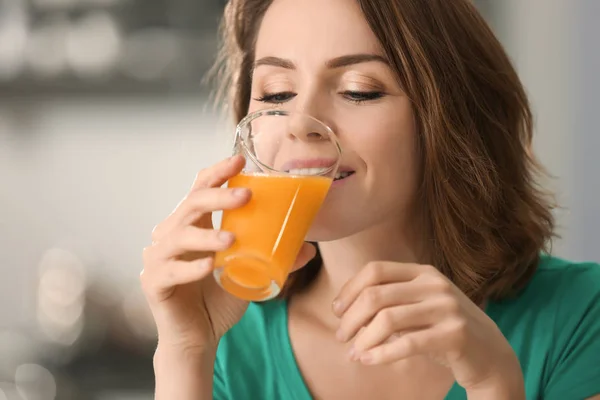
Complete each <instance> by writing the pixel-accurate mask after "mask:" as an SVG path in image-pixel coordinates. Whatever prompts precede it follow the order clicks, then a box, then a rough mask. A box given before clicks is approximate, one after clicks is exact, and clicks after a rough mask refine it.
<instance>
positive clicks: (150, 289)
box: [141, 157, 251, 352]
mask: <svg viewBox="0 0 600 400" xmlns="http://www.w3.org/2000/svg"><path fill="white" fill-rule="evenodd" d="M242 167H243V159H242V158H241V157H235V158H230V159H228V160H225V161H222V162H220V163H218V164H216V165H214V166H212V167H210V168H207V169H205V170H202V171H200V172H199V173H198V175H197V177H196V180H195V182H194V185H193V186H192V189H191V190H190V192H189V193H188V195H187V196H186V197H185V198H184V199H183V200H182V201H181V202H180V203H179V205H178V206H177V207H176V208H175V210H174V211H173V212H172V213H171V214H170V215H169V216H168V217H167V218H166V219H165V220H164V221H162V222H161V223H160V224H158V225H157V226H156V227H155V228H154V230H153V232H152V245H151V246H149V247H147V248H145V249H144V270H143V271H142V274H141V283H142V288H143V289H144V292H145V294H146V298H147V300H148V303H149V305H150V309H151V310H152V315H153V317H154V321H155V323H156V326H157V329H158V337H159V346H163V347H169V348H173V349H177V350H180V351H181V352H190V351H194V352H203V351H205V350H207V349H210V350H212V349H216V346H217V343H218V340H219V339H220V337H221V336H222V335H223V334H224V333H225V332H227V330H228V329H229V328H231V327H232V326H233V324H235V323H236V322H237V321H238V320H239V319H240V318H241V316H242V315H243V313H244V310H245V309H246V306H247V303H246V302H243V301H241V300H238V299H236V298H234V297H233V296H230V295H229V294H227V293H226V292H224V291H222V290H221V289H220V288H219V287H218V285H217V283H216V282H215V280H214V279H213V278H212V276H211V275H212V274H211V272H212V269H213V256H214V252H215V251H220V250H225V249H227V248H228V247H230V246H231V245H232V244H233V242H234V240H235V238H234V236H233V234H232V233H231V232H219V231H217V230H214V229H213V225H212V213H213V212H214V211H217V210H227V209H234V208H238V207H241V206H243V205H245V204H246V203H247V202H248V201H249V200H250V196H251V193H250V192H249V191H248V190H244V189H241V190H232V189H227V188H221V187H220V186H221V185H223V184H224V183H225V182H226V181H227V180H228V179H229V178H231V177H232V176H234V175H236V174H237V173H239V172H240V171H241V169H242Z"/></svg>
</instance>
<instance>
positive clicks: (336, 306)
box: [332, 300, 344, 314]
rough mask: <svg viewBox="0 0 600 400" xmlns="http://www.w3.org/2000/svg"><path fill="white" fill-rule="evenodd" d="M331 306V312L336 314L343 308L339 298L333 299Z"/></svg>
mask: <svg viewBox="0 0 600 400" xmlns="http://www.w3.org/2000/svg"><path fill="white" fill-rule="evenodd" d="M332 307H333V312H334V313H336V314H340V313H341V312H342V310H343V308H344V307H343V304H342V302H341V301H339V300H334V301H333V303H332Z"/></svg>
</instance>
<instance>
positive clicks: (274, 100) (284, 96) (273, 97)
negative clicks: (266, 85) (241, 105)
mask: <svg viewBox="0 0 600 400" xmlns="http://www.w3.org/2000/svg"><path fill="white" fill-rule="evenodd" d="M294 97H296V93H292V92H280V93H265V94H264V95H262V96H261V97H259V98H256V99H254V100H256V101H260V102H262V103H271V104H281V103H285V102H286V101H289V100H291V99H293V98H294Z"/></svg>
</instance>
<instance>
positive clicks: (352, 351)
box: [348, 346, 356, 361]
mask: <svg viewBox="0 0 600 400" xmlns="http://www.w3.org/2000/svg"><path fill="white" fill-rule="evenodd" d="M348 357H349V358H350V360H352V361H356V349H355V348H354V346H352V347H350V350H348Z"/></svg>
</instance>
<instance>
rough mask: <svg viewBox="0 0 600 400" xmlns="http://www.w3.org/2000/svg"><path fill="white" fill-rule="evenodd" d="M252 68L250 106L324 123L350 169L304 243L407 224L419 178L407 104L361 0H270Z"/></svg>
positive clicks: (413, 126)
mask: <svg viewBox="0 0 600 400" xmlns="http://www.w3.org/2000/svg"><path fill="white" fill-rule="evenodd" d="M255 65H256V67H255V68H254V71H253V80H252V99H251V102H250V111H255V110H258V109H263V108H272V107H273V108H274V107H280V108H284V109H286V110H296V111H301V112H304V113H307V114H310V115H312V116H314V117H316V118H317V119H319V120H321V121H323V122H325V123H326V124H327V125H329V126H330V127H331V128H332V129H333V131H334V132H335V133H336V134H337V136H338V138H339V140H340V142H341V145H342V149H343V157H342V166H343V167H344V168H345V169H349V170H351V171H353V172H354V173H353V174H352V175H350V176H349V177H347V178H344V179H342V180H339V181H336V182H334V185H333V186H332V188H331V191H330V192H329V195H328V197H327V200H326V201H325V204H324V205H323V208H322V210H321V212H320V214H319V216H318V217H317V220H316V221H315V224H314V225H313V228H312V230H311V232H310V235H309V239H310V240H315V241H328V240H335V239H340V238H342V237H346V236H350V235H353V234H356V233H358V232H361V231H364V230H367V229H370V228H372V227H375V226H376V225H379V224H383V223H389V222H393V223H398V224H400V225H402V224H409V223H410V218H411V217H412V216H413V214H414V213H415V204H414V203H415V197H416V190H417V186H418V177H419V173H418V172H419V171H418V165H419V160H418V153H417V151H416V132H415V123H414V116H413V110H412V106H411V102H410V101H409V99H408V97H407V96H406V94H405V93H404V91H403V90H402V89H401V88H400V86H399V84H398V79H397V76H396V75H395V74H394V73H393V71H392V69H391V68H390V67H389V65H388V64H387V62H386V58H385V56H384V53H383V51H382V49H381V45H380V43H379V42H378V40H377V38H376V37H375V35H374V34H373V32H372V31H371V29H370V28H369V25H368V24H367V21H366V20H365V19H364V16H363V14H362V12H361V10H360V8H359V6H358V4H357V2H355V1H348V0H303V1H298V0H274V2H273V4H272V5H271V6H270V7H269V9H268V10H267V12H266V14H265V16H264V19H263V22H262V24H261V27H260V30H259V33H258V38H257V43H256V60H255ZM399 228H401V226H399Z"/></svg>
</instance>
